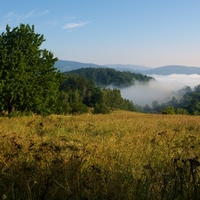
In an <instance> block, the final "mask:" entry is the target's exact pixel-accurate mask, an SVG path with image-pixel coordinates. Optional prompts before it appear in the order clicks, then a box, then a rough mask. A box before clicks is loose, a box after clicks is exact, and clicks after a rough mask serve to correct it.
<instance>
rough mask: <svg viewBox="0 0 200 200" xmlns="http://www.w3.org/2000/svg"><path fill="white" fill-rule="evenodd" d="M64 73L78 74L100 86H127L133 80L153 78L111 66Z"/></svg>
mask: <svg viewBox="0 0 200 200" xmlns="http://www.w3.org/2000/svg"><path fill="white" fill-rule="evenodd" d="M64 74H66V75H69V74H78V75H81V76H84V77H86V78H88V79H90V80H93V81H94V83H95V84H96V85H98V86H100V87H105V86H108V85H111V84H112V85H114V86H116V87H127V86H130V85H133V84H134V83H135V81H140V82H148V81H150V80H153V78H152V77H149V76H146V75H142V74H137V73H131V72H120V71H116V70H115V69H111V68H81V69H77V70H72V71H70V72H65V73H64Z"/></svg>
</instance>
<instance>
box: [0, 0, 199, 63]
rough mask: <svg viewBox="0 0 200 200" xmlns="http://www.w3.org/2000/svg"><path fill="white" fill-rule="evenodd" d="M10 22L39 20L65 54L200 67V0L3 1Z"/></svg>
mask: <svg viewBox="0 0 200 200" xmlns="http://www.w3.org/2000/svg"><path fill="white" fill-rule="evenodd" d="M0 2H1V6H0V32H2V31H4V30H5V26H6V24H8V25H10V26H11V27H14V26H18V25H19V24H20V23H25V24H27V23H28V24H30V25H35V30H36V32H37V33H40V34H44V36H45V39H46V42H45V43H44V44H43V46H42V47H43V48H47V49H48V50H51V51H52V52H54V55H55V56H56V57H58V58H59V59H64V60H73V61H79V62H87V63H88V62H89V63H96V64H115V63H121V64H139V65H146V66H149V67H159V66H163V65H170V64H176V65H187V66H200V54H199V53H200V0H56V1H54V0H0Z"/></svg>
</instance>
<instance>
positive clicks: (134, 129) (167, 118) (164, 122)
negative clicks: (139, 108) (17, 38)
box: [0, 111, 200, 199]
mask: <svg viewBox="0 0 200 200" xmlns="http://www.w3.org/2000/svg"><path fill="white" fill-rule="evenodd" d="M199 122H200V117H198V116H185V115H184V116H181V115H153V114H141V113H132V112H124V111H114V112H113V113H111V114H110V115H101V114H99V115H92V114H84V115H78V116H71V115H70V116H57V115H51V116H48V117H41V116H32V117H16V118H11V119H8V118H0V130H1V131H0V153H1V154H0V170H1V171H0V172H1V176H0V177H1V178H0V194H1V195H2V198H4V199H6V197H7V198H8V199H188V198H189V199H197V198H200V191H199V189H200V187H199V172H198V168H199V164H200V163H199V161H198V158H199V157H200V148H199V145H200V123H199Z"/></svg>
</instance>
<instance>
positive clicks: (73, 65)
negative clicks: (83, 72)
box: [55, 60, 151, 73]
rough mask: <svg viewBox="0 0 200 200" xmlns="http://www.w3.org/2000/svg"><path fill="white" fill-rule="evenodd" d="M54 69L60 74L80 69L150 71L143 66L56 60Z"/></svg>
mask: <svg viewBox="0 0 200 200" xmlns="http://www.w3.org/2000/svg"><path fill="white" fill-rule="evenodd" d="M55 67H56V68H58V69H60V71H61V72H68V71H71V70H76V69H80V68H88V67H91V68H113V69H116V70H118V71H130V72H137V73H140V71H143V70H148V69H151V68H150V67H146V66H143V65H122V64H107V65H97V64H92V63H82V62H75V61H68V60H58V61H57V62H56V63H55Z"/></svg>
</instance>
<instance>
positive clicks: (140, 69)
mask: <svg viewBox="0 0 200 200" xmlns="http://www.w3.org/2000/svg"><path fill="white" fill-rule="evenodd" d="M55 67H57V68H59V69H60V70H61V71H62V72H64V71H70V70H74V69H79V68H88V67H95V68H98V67H102V68H105V67H110V68H114V69H115V70H119V71H130V72H135V73H141V74H147V75H148V76H151V77H153V78H155V80H156V81H150V82H149V83H148V84H142V83H140V82H136V84H135V85H133V86H130V87H126V88H123V89H122V88H120V91H121V95H122V97H123V98H126V99H129V100H131V101H133V103H134V104H137V105H141V106H145V105H146V104H148V105H149V106H151V104H152V102H153V101H158V102H160V103H164V102H166V101H169V100H170V98H172V97H173V96H174V92H177V91H178V90H180V89H182V88H183V87H185V86H189V87H191V89H193V88H194V87H195V86H197V85H199V84H200V67H189V66H180V65H178V66H177V65H169V66H162V67H158V68H150V67H147V66H141V65H124V64H107V65H105V66H103V65H97V64H93V63H81V62H75V61H67V60H59V61H57V63H56V64H55ZM152 73H154V74H152ZM156 73H158V74H156ZM110 87H111V88H113V86H110Z"/></svg>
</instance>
